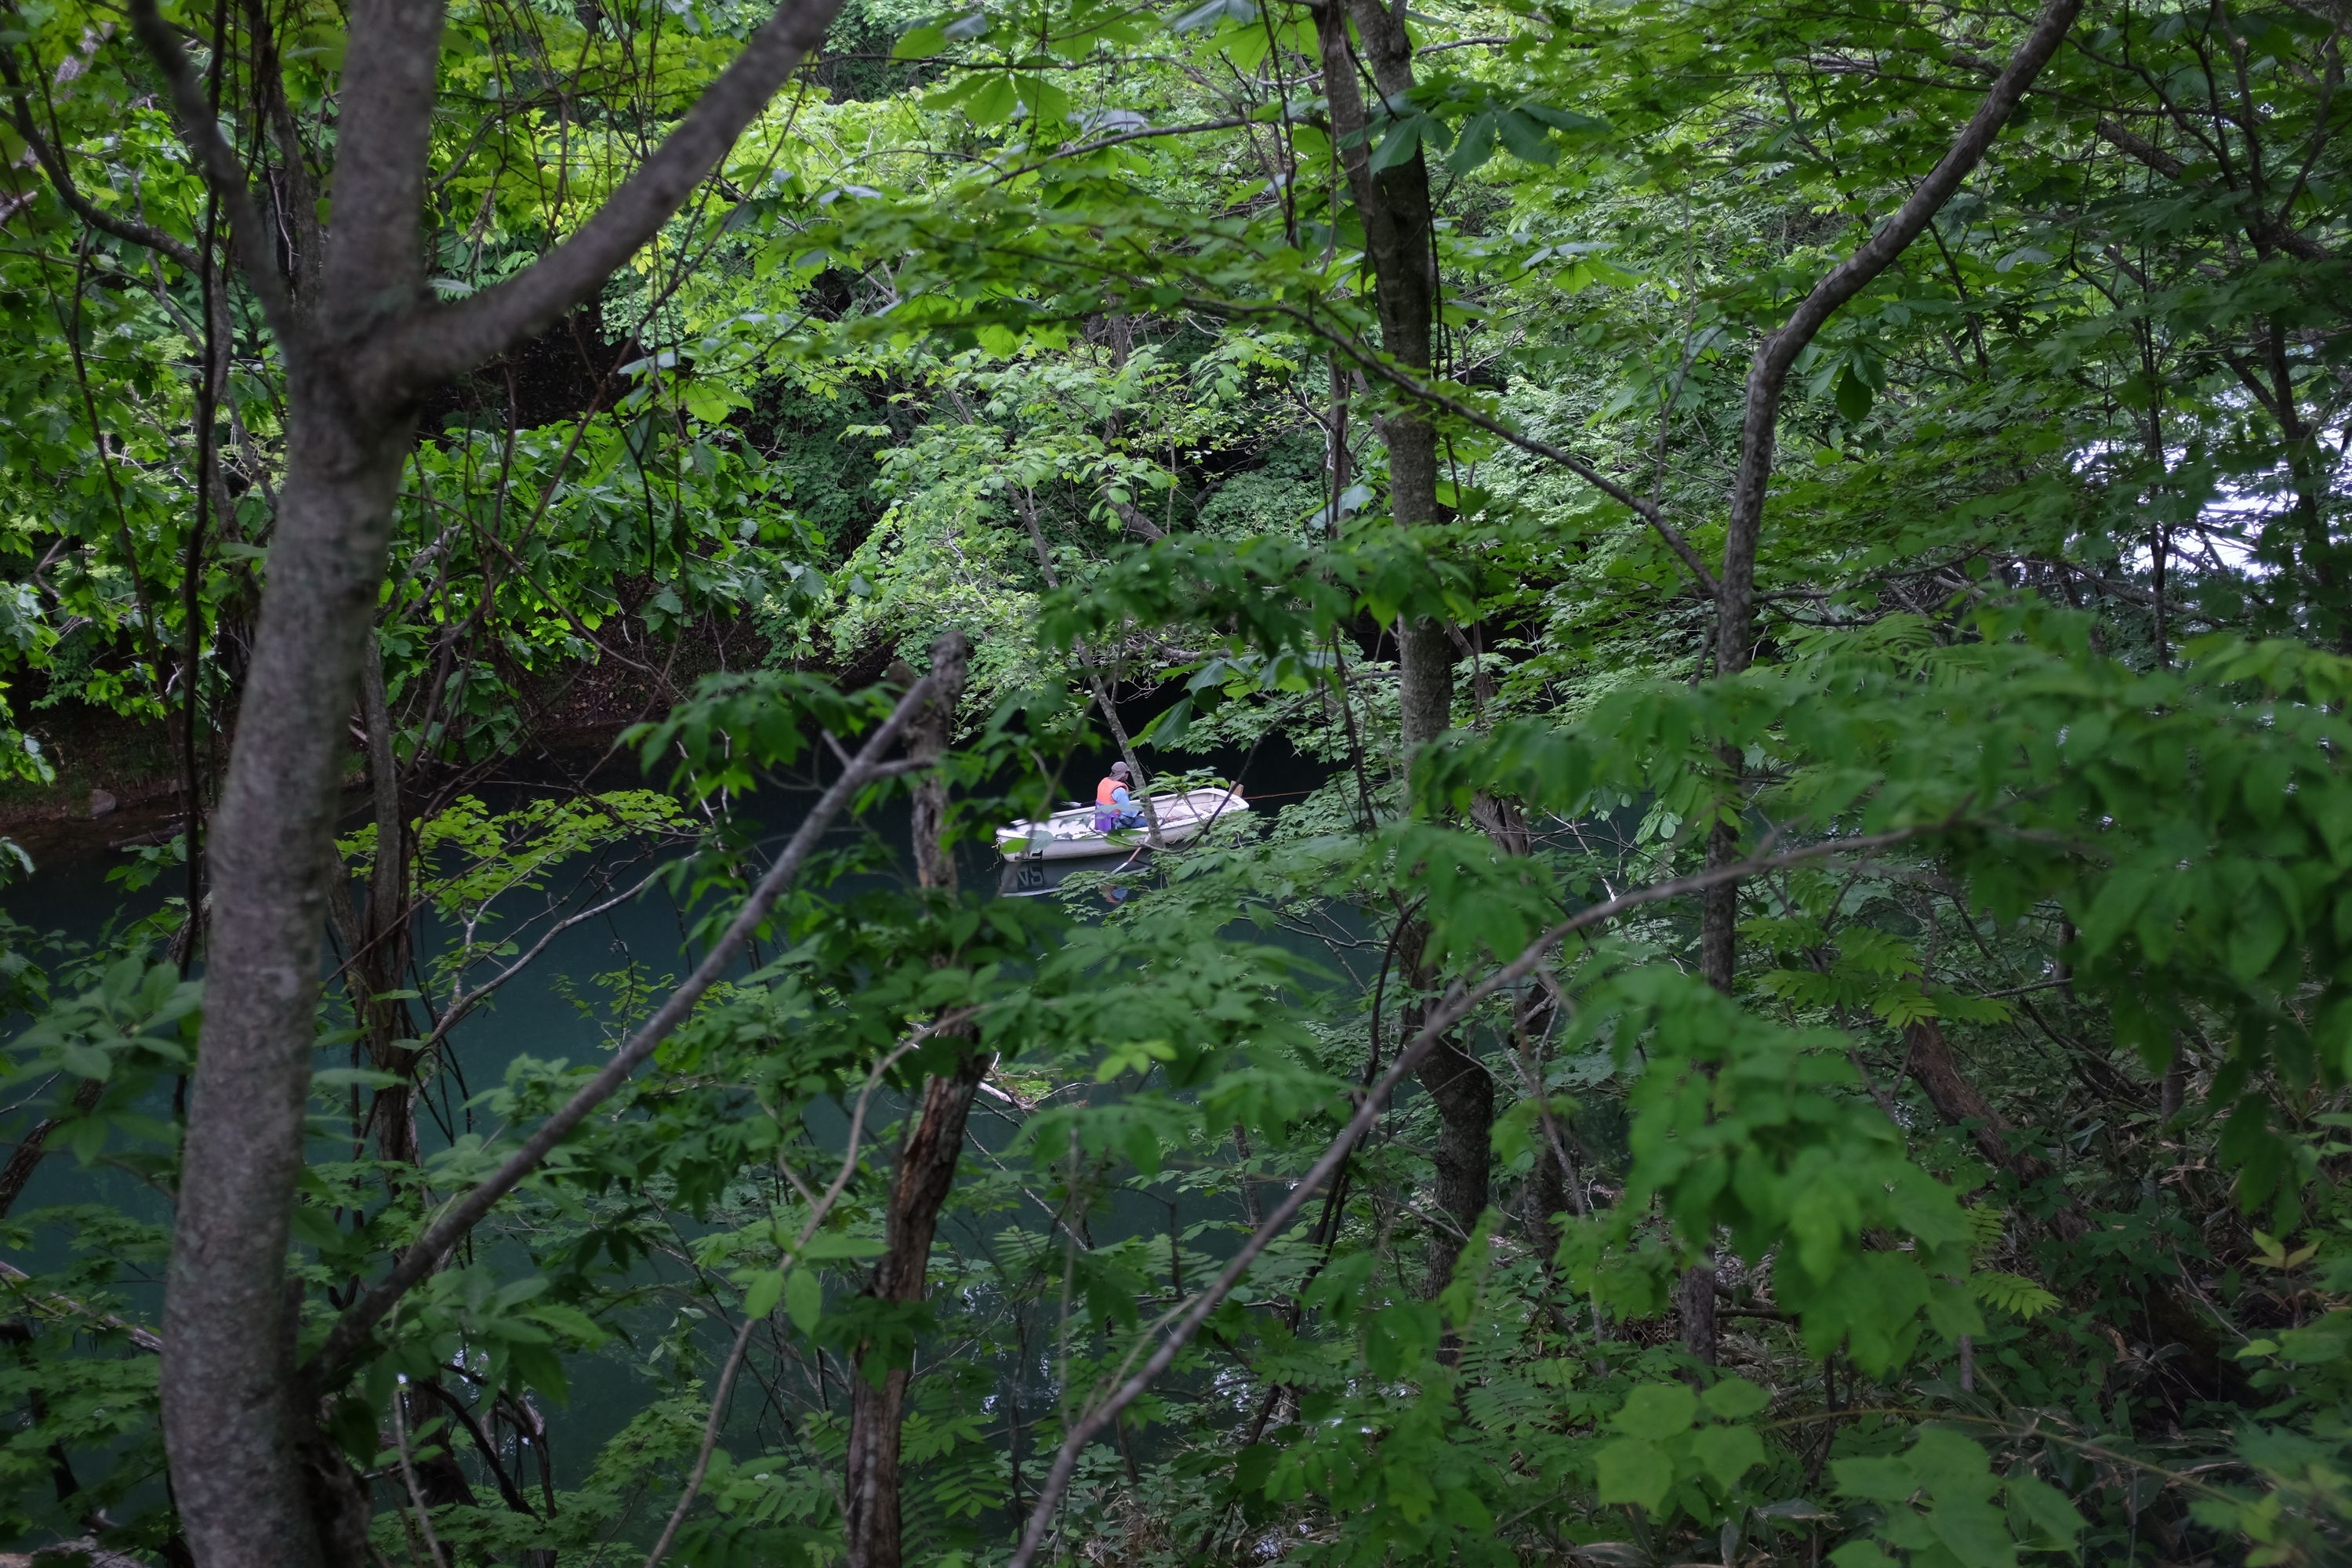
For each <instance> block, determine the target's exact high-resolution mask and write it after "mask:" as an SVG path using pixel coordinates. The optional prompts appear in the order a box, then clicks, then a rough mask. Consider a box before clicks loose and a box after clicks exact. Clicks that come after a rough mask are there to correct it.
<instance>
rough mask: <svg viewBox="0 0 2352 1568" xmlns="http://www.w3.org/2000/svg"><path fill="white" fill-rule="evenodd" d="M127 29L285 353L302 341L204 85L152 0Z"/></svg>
mask: <svg viewBox="0 0 2352 1568" xmlns="http://www.w3.org/2000/svg"><path fill="white" fill-rule="evenodd" d="M131 31H132V32H133V33H135V34H137V35H138V37H139V41H140V43H141V44H142V45H143V46H145V47H146V50H147V53H148V55H149V56H150V57H151V58H152V59H153V60H154V62H155V68H156V69H158V70H160V71H162V72H163V80H164V82H165V83H166V85H168V86H169V87H170V89H171V92H172V109H173V114H174V115H175V117H176V118H177V119H178V120H179V121H180V135H181V138H182V139H183V140H184V141H185V142H187V144H188V151H189V152H190V153H194V155H195V160H196V167H197V169H198V170H199V171H201V172H202V174H204V177H205V184H206V185H207V186H209V187H210V188H211V190H212V193H213V195H215V197H217V198H218V199H219V201H220V204H221V205H222V206H223V207H224V208H226V210H227V212H228V227H229V247H230V249H231V250H232V251H234V252H235V254H236V262H237V268H238V269H239V270H240V271H242V272H243V273H244V274H245V281H246V286H247V288H249V289H252V290H253V295H254V298H255V300H257V301H259V303H260V306H261V314H262V319H263V320H265V321H268V323H269V330H270V331H271V332H272V333H273V334H275V335H276V337H277V339H278V342H279V343H280V344H282V345H283V346H284V347H285V348H286V349H287V350H289V352H292V351H295V350H297V349H299V348H300V347H302V346H303V345H304V343H305V342H306V341H307V340H306V339H305V338H304V337H303V334H302V331H301V321H300V318H299V316H298V315H297V314H296V312H295V310H294V300H293V296H292V295H290V294H289V293H288V292H287V288H286V277H285V274H284V273H282V272H280V271H279V270H278V258H277V256H276V255H275V254H274V253H273V252H272V251H271V250H270V248H269V244H268V233H269V231H268V229H267V228H265V227H264V226H262V222H261V211H260V209H259V208H258V207H257V206H255V205H254V202H253V189H252V187H251V186H250V185H248V184H246V179H245V170H244V168H243V166H242V165H240V164H239V163H237V159H236V150H235V149H233V148H232V147H230V146H229V144H228V142H227V140H226V138H225V137H223V136H222V135H221V129H220V121H218V120H216V119H215V118H214V117H213V111H212V106H211V105H210V104H209V103H208V102H206V101H205V89H204V84H203V83H201V82H199V81H198V80H197V79H196V73H195V71H194V69H193V68H190V66H189V64H188V56H187V52H186V51H185V50H184V49H182V48H181V47H180V39H179V35H177V34H176V33H174V32H173V31H172V28H171V25H170V24H169V23H167V22H165V21H164V20H163V16H162V15H161V14H160V13H158V12H157V11H156V9H155V0H131Z"/></svg>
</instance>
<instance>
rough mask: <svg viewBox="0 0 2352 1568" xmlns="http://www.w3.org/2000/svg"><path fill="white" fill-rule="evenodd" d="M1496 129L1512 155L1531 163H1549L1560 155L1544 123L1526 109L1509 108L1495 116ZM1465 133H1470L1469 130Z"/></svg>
mask: <svg viewBox="0 0 2352 1568" xmlns="http://www.w3.org/2000/svg"><path fill="white" fill-rule="evenodd" d="M1495 129H1496V131H1498V132H1501V133H1502V137H1503V145H1504V146H1506V147H1507V148H1509V149H1510V150H1511V156H1512V157H1514V158H1517V159H1521V160H1523V161H1525V162H1527V163H1542V164H1546V165H1549V164H1550V163H1554V162H1556V161H1558V159H1559V147H1557V146H1556V145H1554V144H1553V142H1552V139H1551V137H1550V136H1549V134H1548V133H1547V132H1545V130H1544V127H1543V124H1542V122H1541V121H1538V120H1537V119H1536V118H1535V117H1534V116H1533V115H1531V114H1529V113H1528V111H1527V110H1524V109H1507V110H1504V111H1503V112H1502V113H1501V114H1499V115H1497V116H1496V118H1495ZM1464 135H1465V138H1466V136H1467V135H1468V132H1464Z"/></svg>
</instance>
